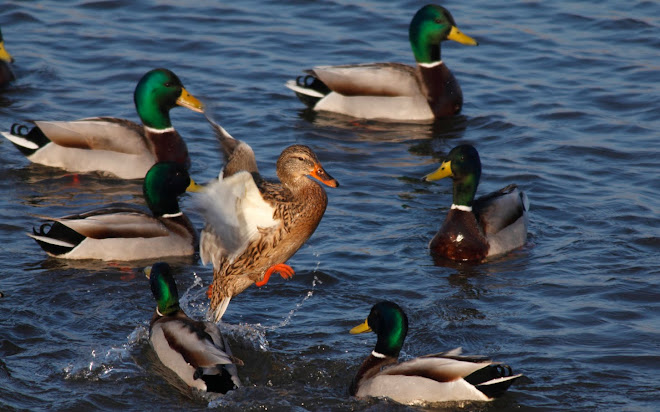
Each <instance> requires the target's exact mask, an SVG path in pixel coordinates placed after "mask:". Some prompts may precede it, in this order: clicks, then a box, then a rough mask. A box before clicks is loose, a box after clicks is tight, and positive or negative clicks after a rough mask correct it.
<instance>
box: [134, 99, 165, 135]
mask: <svg viewBox="0 0 660 412" xmlns="http://www.w3.org/2000/svg"><path fill="white" fill-rule="evenodd" d="M134 100H135V109H136V110H137V113H138V116H140V120H142V124H143V125H145V126H146V127H148V128H150V129H152V131H155V132H158V131H166V130H167V129H170V128H172V122H171V121H170V108H169V107H165V106H164V105H163V104H161V103H160V102H159V101H158V100H157V99H155V98H154V97H153V96H151V95H149V94H147V93H144V92H142V91H141V90H137V91H136V93H135V95H134Z"/></svg>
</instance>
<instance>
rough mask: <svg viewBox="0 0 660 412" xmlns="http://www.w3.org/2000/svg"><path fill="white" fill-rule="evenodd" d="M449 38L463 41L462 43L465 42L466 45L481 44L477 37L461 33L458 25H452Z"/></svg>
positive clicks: (459, 41)
mask: <svg viewBox="0 0 660 412" xmlns="http://www.w3.org/2000/svg"><path fill="white" fill-rule="evenodd" d="M447 39H449V40H453V41H455V42H458V43H461V44H465V45H466V46H478V45H479V43H478V42H477V41H476V40H475V39H473V38H472V37H470V36H468V35H467V34H463V33H461V31H460V30H458V27H456V26H451V31H450V32H449V35H448V36H447Z"/></svg>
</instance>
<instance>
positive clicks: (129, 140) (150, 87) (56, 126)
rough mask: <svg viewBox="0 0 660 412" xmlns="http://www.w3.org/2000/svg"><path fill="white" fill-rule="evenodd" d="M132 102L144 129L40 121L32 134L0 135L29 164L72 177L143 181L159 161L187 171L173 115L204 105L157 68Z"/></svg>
mask: <svg viewBox="0 0 660 412" xmlns="http://www.w3.org/2000/svg"><path fill="white" fill-rule="evenodd" d="M134 100H135V108H136V109H137V112H138V115H139V116H140V119H141V120H142V123H143V125H139V124H137V123H134V122H131V121H129V120H125V119H118V118H114V117H93V118H88V119H82V120H75V121H68V122H67V121H63V122H57V121H56V122H51V121H47V122H46V121H37V122H34V124H35V127H33V128H32V130H30V131H29V132H27V129H28V128H27V127H26V126H24V125H19V124H14V125H12V127H11V131H10V132H2V135H3V136H5V137H6V138H7V139H9V141H11V142H12V143H14V145H15V146H16V147H18V149H19V150H20V151H21V152H22V153H23V154H24V155H26V156H27V158H28V159H30V161H32V162H34V163H40V164H43V165H46V166H54V167H59V168H62V169H65V170H68V171H71V172H93V171H98V172H102V173H106V174H111V175H115V176H117V177H120V178H122V179H141V178H143V177H144V176H145V174H146V173H147V171H148V170H149V168H150V167H151V166H153V165H154V164H155V163H157V162H176V163H181V164H183V165H184V166H186V168H188V167H189V166H190V158H189V157H188V148H187V147H186V144H185V142H184V141H183V140H182V139H181V136H180V135H179V133H177V131H176V130H175V129H174V128H173V127H172V123H171V122H170V114H169V112H170V109H172V108H173V107H175V106H176V105H179V106H183V107H187V108H188V109H191V110H193V111H196V112H202V110H203V105H202V103H201V102H200V101H199V100H197V99H196V98H195V97H193V96H192V95H191V94H189V93H188V92H187V91H186V89H185V88H184V87H183V85H182V84H181V81H180V80H179V78H178V77H177V76H176V75H175V74H174V73H172V72H171V71H169V70H166V69H154V70H151V71H149V72H147V74H145V75H144V76H142V79H140V81H139V82H138V84H137V87H136V88H135V93H134Z"/></svg>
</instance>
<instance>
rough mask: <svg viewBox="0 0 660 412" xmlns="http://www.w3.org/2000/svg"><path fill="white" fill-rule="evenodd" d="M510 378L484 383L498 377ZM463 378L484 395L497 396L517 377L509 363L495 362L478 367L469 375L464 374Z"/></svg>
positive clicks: (502, 393)
mask: <svg viewBox="0 0 660 412" xmlns="http://www.w3.org/2000/svg"><path fill="white" fill-rule="evenodd" d="M509 377H511V378H512V379H508V380H504V381H502V382H498V383H490V384H487V385H485V383H486V382H488V381H491V380H493V379H498V378H509ZM463 379H465V380H466V381H467V382H468V383H470V384H472V385H474V386H475V387H476V388H477V389H479V390H480V391H481V392H483V394H484V395H486V396H488V397H489V398H498V397H500V396H502V395H504V393H505V392H506V391H507V389H509V386H511V384H512V383H513V382H514V381H515V380H516V379H517V378H516V377H515V376H514V374H513V370H512V369H511V367H510V366H509V365H503V364H499V363H495V364H492V365H489V366H487V367H485V368H482V369H479V370H478V371H475V372H472V373H471V374H470V375H468V376H466V377H465V378H463Z"/></svg>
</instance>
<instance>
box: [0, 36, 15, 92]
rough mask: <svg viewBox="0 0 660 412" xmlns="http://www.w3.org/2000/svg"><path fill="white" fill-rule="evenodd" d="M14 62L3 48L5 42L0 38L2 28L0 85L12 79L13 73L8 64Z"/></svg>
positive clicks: (0, 40)
mask: <svg viewBox="0 0 660 412" xmlns="http://www.w3.org/2000/svg"><path fill="white" fill-rule="evenodd" d="M13 62H14V59H13V58H12V57H11V55H10V54H9V52H8V51H7V49H5V42H4V40H3V38H2V30H0V87H2V86H5V85H6V84H7V83H9V82H11V81H12V80H14V73H13V72H12V71H11V67H10V66H9V65H10V64H11V63H13Z"/></svg>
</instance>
